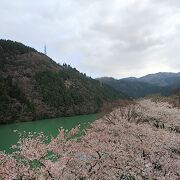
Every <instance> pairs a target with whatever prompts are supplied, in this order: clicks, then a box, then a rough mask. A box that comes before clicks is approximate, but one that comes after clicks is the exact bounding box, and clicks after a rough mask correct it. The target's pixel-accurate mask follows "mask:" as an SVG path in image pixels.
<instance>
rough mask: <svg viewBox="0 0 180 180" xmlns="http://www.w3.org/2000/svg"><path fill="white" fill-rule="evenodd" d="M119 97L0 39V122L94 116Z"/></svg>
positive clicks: (35, 53) (121, 95)
mask: <svg viewBox="0 0 180 180" xmlns="http://www.w3.org/2000/svg"><path fill="white" fill-rule="evenodd" d="M123 97H124V95H123V94H121V93H119V92H117V91H115V90H113V89H112V88H110V87H109V86H107V85H101V83H100V82H99V81H96V80H93V79H92V78H90V77H87V76H86V75H85V74H82V73H80V72H78V71H77V70H76V69H75V68H72V67H70V66H69V65H66V64H64V65H63V66H60V65H58V64H56V63H55V62H54V61H53V60H52V59H50V58H49V57H47V56H46V55H44V54H42V53H39V52H37V51H36V50H35V49H33V48H30V47H27V46H25V45H23V44H21V43H17V42H13V41H6V40H0V123H9V122H16V121H29V120H35V119H42V118H50V117H58V116H70V115H76V114H88V113H95V112H98V111H99V110H100V107H101V106H102V104H103V102H104V101H112V100H114V99H118V98H123Z"/></svg>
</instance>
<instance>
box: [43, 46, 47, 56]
mask: <svg viewBox="0 0 180 180" xmlns="http://www.w3.org/2000/svg"><path fill="white" fill-rule="evenodd" d="M44 54H45V55H47V48H46V44H45V45H44Z"/></svg>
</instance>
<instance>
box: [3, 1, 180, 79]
mask: <svg viewBox="0 0 180 180" xmlns="http://www.w3.org/2000/svg"><path fill="white" fill-rule="evenodd" d="M0 3H1V6H0V21H1V28H0V33H1V36H2V38H6V39H7V38H9V39H13V40H17V41H21V42H23V43H26V44H28V45H30V46H33V47H35V48H37V49H38V50H40V51H41V50H42V49H43V45H44V43H46V44H47V48H48V55H49V56H51V57H52V58H54V59H55V60H56V61H57V62H60V63H63V62H64V61H66V62H67V63H69V64H71V65H72V66H75V67H76V68H78V69H79V70H80V71H82V72H85V73H87V74H88V75H91V76H93V77H97V76H114V77H118V78H120V77H124V76H141V75H144V74H146V73H153V72H156V71H178V69H180V64H179V59H178V58H179V51H178V47H179V27H180V11H179V10H180V6H179V5H180V4H179V0H169V1H168V0H122V1H119V0H112V1H109V0H103V1H102V0H92V1H89V0H76V1H74V0H61V1H59V0H46V1H43V0H39V1H35V0H32V1H24V0H14V1H10V0H0Z"/></svg>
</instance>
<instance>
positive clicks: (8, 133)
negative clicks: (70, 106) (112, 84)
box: [0, 114, 98, 152]
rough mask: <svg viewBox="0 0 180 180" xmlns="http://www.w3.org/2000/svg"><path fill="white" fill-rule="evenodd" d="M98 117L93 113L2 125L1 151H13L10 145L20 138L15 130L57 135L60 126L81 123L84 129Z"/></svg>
mask: <svg viewBox="0 0 180 180" xmlns="http://www.w3.org/2000/svg"><path fill="white" fill-rule="evenodd" d="M97 118H98V114H91V115H80V116H73V117H61V118H55V119H44V120H38V121H31V122H20V123H14V124H7V125H0V151H2V150H5V151H6V152H11V149H10V147H11V146H12V145H14V144H16V143H17V141H18V139H19V136H18V134H17V132H14V130H18V131H19V132H43V133H44V134H45V135H47V136H51V135H53V136H56V135H57V134H58V128H60V127H63V128H64V129H68V130H70V129H72V128H73V127H75V126H77V125H79V124H80V125H81V130H82V129H85V128H87V127H88V126H89V124H90V123H91V122H93V121H95V120H96V119H97Z"/></svg>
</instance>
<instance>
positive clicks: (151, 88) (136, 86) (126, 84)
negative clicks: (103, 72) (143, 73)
mask: <svg viewBox="0 0 180 180" xmlns="http://www.w3.org/2000/svg"><path fill="white" fill-rule="evenodd" d="M98 80H99V81H100V82H102V83H104V84H107V85H109V86H111V87H113V88H114V89H115V90H117V91H121V92H123V93H125V94H127V95H128V96H129V97H132V98H140V97H144V96H147V95H149V94H154V93H159V92H160V91H161V87H159V86H156V85H152V84H149V83H145V82H140V81H138V80H135V79H133V80H132V79H128V78H127V79H120V80H117V79H113V78H102V79H101V78H98Z"/></svg>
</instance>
